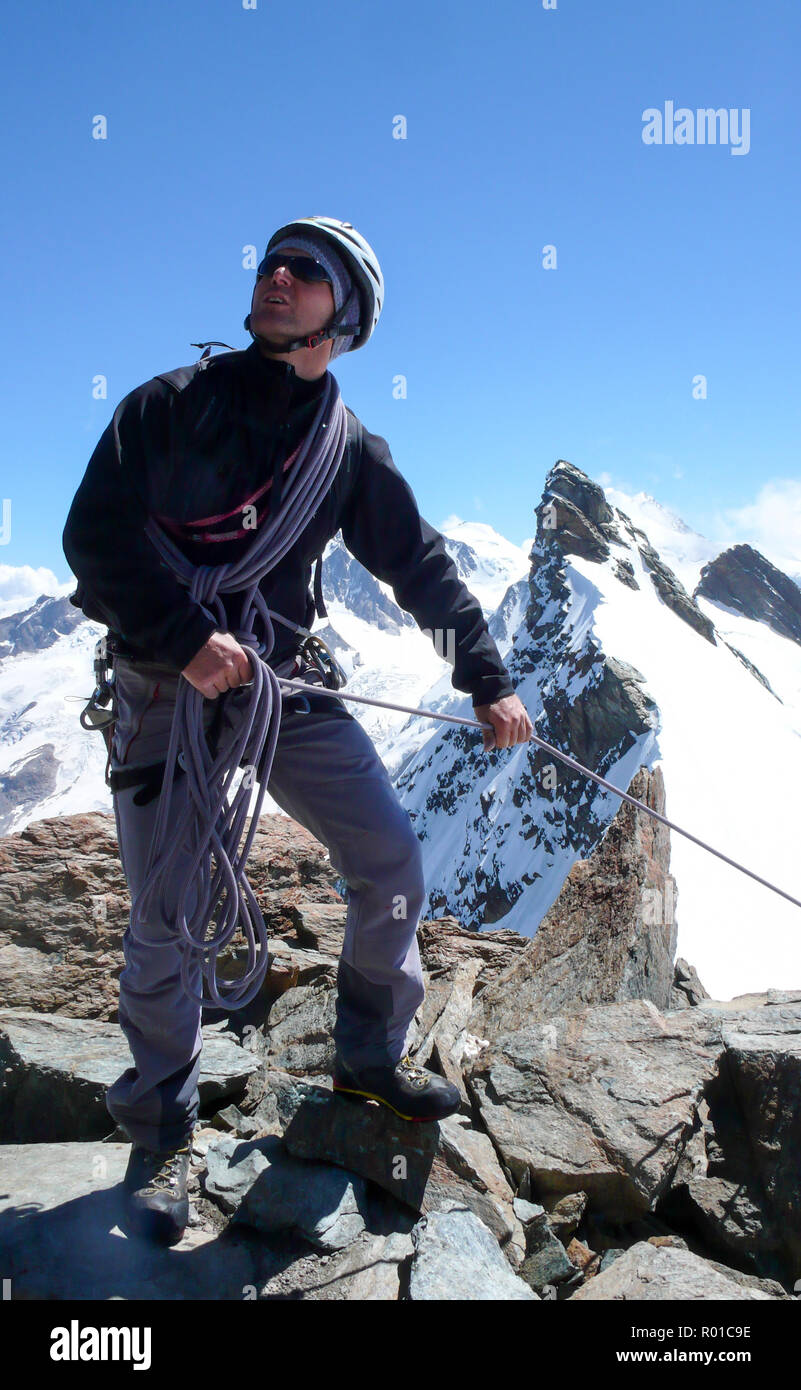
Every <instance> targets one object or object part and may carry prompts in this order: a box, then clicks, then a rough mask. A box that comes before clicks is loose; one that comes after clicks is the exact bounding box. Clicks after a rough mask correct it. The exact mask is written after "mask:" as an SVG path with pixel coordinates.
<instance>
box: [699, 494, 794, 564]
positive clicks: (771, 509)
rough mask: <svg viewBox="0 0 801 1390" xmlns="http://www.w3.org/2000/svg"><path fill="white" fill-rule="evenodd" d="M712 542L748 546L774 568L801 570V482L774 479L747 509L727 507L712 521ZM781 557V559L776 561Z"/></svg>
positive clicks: (745, 507)
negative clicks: (792, 565)
mask: <svg viewBox="0 0 801 1390" xmlns="http://www.w3.org/2000/svg"><path fill="white" fill-rule="evenodd" d="M713 525H714V528H715V532H714V536H713V539H715V540H717V541H720V542H721V543H722V544H723V545H736V544H738V543H740V544H742V543H746V544H748V545H753V546H754V547H755V549H756V550H761V551H762V554H763V555H767V557H768V559H770V560H773V563H774V564H781V563H782V561H783V562H784V563H783V564H782V568H785V567H786V564H787V563H788V562H792V563H793V564H794V565H795V566H796V567H797V568H801V482H799V481H797V480H796V479H795V478H774V479H772V480H771V481H770V482H767V483H765V484H764V485H763V487H762V488H760V490H759V492H758V494H757V496H756V498H755V500H754V501H753V502H749V503H748V504H747V505H746V506H744V507H726V508H723V509H722V510H721V511H719V512H717V513H716V514H715V516H714V519H713ZM775 557H780V558H778V559H777V558H775Z"/></svg>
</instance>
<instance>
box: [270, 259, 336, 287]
mask: <svg viewBox="0 0 801 1390" xmlns="http://www.w3.org/2000/svg"><path fill="white" fill-rule="evenodd" d="M279 265H285V266H286V268H287V270H288V271H289V272H290V274H292V275H294V277H295V279H296V280H306V281H308V282H310V283H315V282H321V281H324V282H325V283H326V284H328V285H330V284H331V276H330V275H329V274H328V271H327V270H326V268H325V266H324V265H321V264H320V262H319V261H315V260H312V258H311V256H285V255H284V254H283V252H282V251H271V252H269V254H268V255H266V256H265V257H264V260H263V261H262V262H261V265H260V266H259V268H258V270H257V271H256V274H257V276H259V278H261V276H262V275H272V274H274V272H275V271H276V270H277V268H278V266H279Z"/></svg>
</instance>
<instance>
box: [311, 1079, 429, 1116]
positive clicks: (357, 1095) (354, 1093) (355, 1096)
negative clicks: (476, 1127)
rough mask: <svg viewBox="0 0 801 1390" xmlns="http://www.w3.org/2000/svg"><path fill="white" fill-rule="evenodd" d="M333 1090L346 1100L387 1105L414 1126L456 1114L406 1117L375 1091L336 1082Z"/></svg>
mask: <svg viewBox="0 0 801 1390" xmlns="http://www.w3.org/2000/svg"><path fill="white" fill-rule="evenodd" d="M332 1089H333V1093H334V1095H336V1096H342V1097H343V1099H344V1100H349V1101H355V1102H357V1103H358V1102H359V1101H362V1100H377V1101H378V1103H379V1105H386V1106H387V1108H388V1109H389V1110H391V1111H393V1113H394V1114H395V1115H398V1116H399V1117H400V1119H402V1120H411V1122H412V1124H419V1125H420V1124H422V1125H425V1124H428V1125H430V1124H436V1122H437V1121H438V1120H444V1119H446V1118H447V1116H448V1115H454V1114H455V1113H456V1111H455V1110H445V1111H443V1112H442V1114H439V1115H404V1113H403V1111H402V1110H398V1109H397V1108H396V1106H394V1105H393V1104H392V1103H391V1101H388V1100H386V1099H385V1097H384V1096H378V1095H376V1093H375V1091H360V1090H358V1089H357V1088H356V1087H355V1086H340V1085H337V1083H336V1082H334V1083H333V1087H332Z"/></svg>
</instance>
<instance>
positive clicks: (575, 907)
mask: <svg viewBox="0 0 801 1390" xmlns="http://www.w3.org/2000/svg"><path fill="white" fill-rule="evenodd" d="M630 794H631V795H632V796H634V797H636V798H637V799H638V800H641V801H644V803H645V804H646V805H648V806H651V807H653V809H654V810H656V811H658V812H659V813H660V814H664V806H665V789H664V782H663V780H662V774H661V770H660V769H659V768H657V769H656V771H655V772H654V773H649V772H648V771H647V770H646V769H644V768H641V769H640V771H639V772H638V774H637V776H636V777H634V778H633V780H632V782H631V787H630ZM669 833H670V832H669V831H668V829H667V828H666V827H665V826H663V825H661V824H660V823H659V822H657V821H654V820H653V818H652V817H650V816H648V815H646V813H645V812H644V811H640V810H638V809H637V808H636V807H633V806H630V805H629V804H628V802H623V803H622V804H621V806H620V807H619V809H618V811H617V814H616V815H615V818H614V820H613V821H612V823H611V824H610V826H609V827H608V829H607V831H606V833H605V834H604V836H603V838H602V839H601V841H600V844H599V845H598V846H597V847H596V849H595V850H594V851H593V853H592V854H591V855H590V857H589V858H588V859H586V860H579V861H578V862H577V863H576V864H574V865H573V867H572V869H571V870H570V873H569V874H568V876H567V879H566V880H565V882H564V884H563V885H562V890H561V892H560V894H559V897H558V898H557V900H556V902H555V903H554V905H553V907H552V908H551V909H550V910H549V911H548V912H547V913H546V914H545V916H544V917H543V919H542V921H541V922H540V925H539V927H538V929H537V934H536V936H535V937H534V938H533V940H532V941H531V942H530V943H529V944H527V945H526V947H525V948H524V949H523V950H522V951H520V952H518V953H517V954H516V956H515V958H514V960H513V961H512V963H511V965H509V966H508V967H507V969H505V970H503V971H501V973H500V974H499V975H497V976H496V978H495V980H494V981H493V982H492V983H490V984H488V985H487V987H486V988H485V989H484V990H483V991H482V992H481V993H480V994H479V995H478V996H477V997H476V1000H475V1004H474V1008H473V1010H472V1012H471V1013H470V1015H469V1017H468V1019H467V1021H466V1028H467V1029H468V1030H469V1032H470V1033H472V1034H474V1035H476V1036H478V1037H481V1038H487V1039H490V1040H493V1039H494V1038H497V1037H498V1035H499V1034H500V1033H502V1032H505V1031H508V1030H510V1029H513V1028H515V1027H516V1026H517V1023H518V1020H519V1019H520V1018H526V1019H535V1018H536V1019H542V1018H549V1017H552V1016H557V1015H560V1014H563V1013H565V1012H567V1011H571V1010H575V1009H577V1008H581V1007H582V1006H584V1005H587V1004H604V1003H614V1002H618V1001H623V1000H625V999H644V998H645V999H650V1000H651V1001H652V1002H653V1003H655V1004H656V1006H657V1007H658V1008H663V1009H664V1008H666V1007H667V1006H668V1005H669V1003H670V1001H671V997H672V989H673V979H674V967H673V954H674V951H675V945H676V935H677V930H678V928H677V924H676V920H675V915H674V911H673V909H674V904H675V898H676V888H675V882H674V880H673V878H672V876H671V874H670V871H669V860H670V843H669Z"/></svg>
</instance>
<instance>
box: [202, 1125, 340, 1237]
mask: <svg viewBox="0 0 801 1390" xmlns="http://www.w3.org/2000/svg"><path fill="white" fill-rule="evenodd" d="M206 1164H207V1169H208V1172H207V1176H206V1183H205V1188H206V1191H207V1193H208V1194H209V1196H211V1197H212V1198H214V1200H215V1201H217V1202H219V1203H220V1205H221V1206H222V1207H223V1209H224V1210H225V1211H227V1212H229V1213H233V1214H235V1217H236V1220H237V1221H238V1222H244V1223H245V1224H247V1225H249V1226H254V1227H256V1229H257V1230H260V1231H265V1232H275V1231H284V1230H294V1231H296V1232H297V1233H298V1234H299V1235H301V1236H302V1237H303V1238H304V1239H305V1240H308V1241H309V1243H310V1244H312V1245H314V1246H315V1248H316V1249H318V1250H323V1251H330V1250H340V1249H342V1248H343V1247H344V1246H347V1245H350V1243H351V1242H352V1241H353V1240H355V1239H356V1237H357V1236H359V1235H360V1234H361V1233H362V1231H364V1229H365V1221H364V1216H363V1215H362V1212H363V1210H364V1209H365V1208H366V1204H367V1190H366V1186H365V1183H364V1182H363V1180H362V1179H361V1178H360V1177H358V1175H356V1174H353V1173H345V1172H343V1171H342V1170H340V1169H337V1168H334V1167H331V1166H329V1165H326V1164H322V1163H320V1164H314V1163H307V1162H301V1161H299V1160H297V1159H295V1158H293V1157H292V1156H291V1155H289V1154H287V1152H286V1150H285V1148H284V1145H283V1144H282V1142H281V1140H280V1139H279V1138H277V1137H276V1136H274V1135H268V1136H266V1137H263V1138H261V1139H252V1140H240V1139H237V1138H235V1137H234V1136H232V1135H220V1137H219V1138H218V1139H217V1140H216V1141H214V1142H212V1143H210V1144H209V1146H208V1149H207V1152H206Z"/></svg>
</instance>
